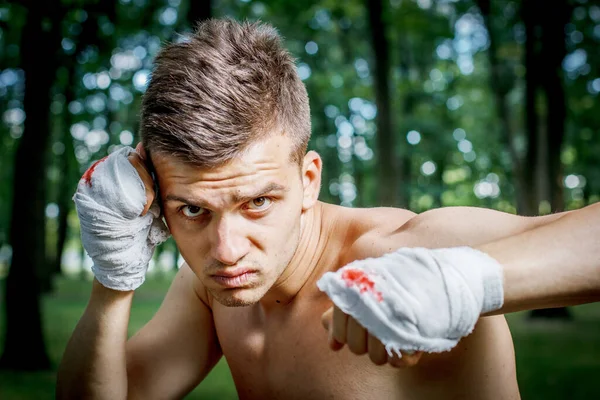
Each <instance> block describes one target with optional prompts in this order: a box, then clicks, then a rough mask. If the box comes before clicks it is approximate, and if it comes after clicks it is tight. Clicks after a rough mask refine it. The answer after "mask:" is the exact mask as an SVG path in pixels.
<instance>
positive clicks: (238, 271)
mask: <svg viewBox="0 0 600 400" xmlns="http://www.w3.org/2000/svg"><path fill="white" fill-rule="evenodd" d="M257 276H258V273H257V271H256V270H253V269H250V268H232V269H227V270H222V271H219V272H217V273H215V274H212V275H211V278H212V279H213V280H214V281H215V282H217V283H218V284H219V285H220V286H223V287H226V288H229V289H232V288H238V287H243V286H247V285H248V284H249V283H251V282H252V281H253V280H255V279H256V277H257Z"/></svg>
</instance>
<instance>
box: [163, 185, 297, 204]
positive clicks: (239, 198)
mask: <svg viewBox="0 0 600 400" xmlns="http://www.w3.org/2000/svg"><path fill="white" fill-rule="evenodd" d="M288 190H289V189H288V188H287V187H285V186H283V185H280V184H278V183H275V182H271V183H269V184H268V185H266V186H265V187H263V188H261V189H260V190H257V191H255V192H254V193H251V194H248V195H243V194H235V195H233V197H232V200H233V202H234V203H245V202H247V201H250V200H253V199H255V198H257V197H260V196H263V195H266V194H268V193H271V192H287V191H288ZM169 201H178V202H180V203H184V204H188V205H194V206H198V207H203V208H204V207H205V205H206V204H205V203H204V201H202V200H197V199H186V198H185V197H181V196H177V195H174V194H168V195H166V196H165V203H166V202H169Z"/></svg>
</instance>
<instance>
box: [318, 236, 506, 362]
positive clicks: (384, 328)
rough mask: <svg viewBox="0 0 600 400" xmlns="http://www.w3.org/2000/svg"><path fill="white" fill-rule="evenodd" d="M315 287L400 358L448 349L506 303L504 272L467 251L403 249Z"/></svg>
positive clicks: (328, 276) (335, 274)
mask: <svg viewBox="0 0 600 400" xmlns="http://www.w3.org/2000/svg"><path fill="white" fill-rule="evenodd" d="M317 285H318V287H319V289H321V290H322V291H323V292H325V293H327V295H328V296H329V297H330V298H331V300H332V301H333V303H334V304H335V305H336V306H337V307H338V308H340V309H341V310H342V311H343V312H344V313H346V314H348V315H350V316H352V317H354V319H356V320H357V321H358V322H359V323H360V324H361V325H362V326H363V327H364V328H365V329H367V330H368V331H369V333H371V334H372V335H373V336H375V337H376V338H377V339H379V340H380V341H381V342H382V343H383V344H384V345H385V348H386V350H387V352H388V354H389V355H392V354H393V353H396V354H397V355H398V356H400V357H401V354H400V351H403V352H406V353H410V352H414V351H424V352H429V353H433V352H442V351H448V350H451V349H452V348H453V347H454V346H456V344H457V343H458V341H459V340H460V339H461V338H462V337H464V336H467V335H468V334H469V333H471V332H472V331H473V328H474V327H475V324H476V322H477V320H478V319H479V317H480V315H481V314H482V313H486V312H490V311H493V310H497V309H499V308H500V307H502V304H503V302H504V291H503V274H502V266H501V265H500V264H499V263H498V262H497V261H496V260H495V259H493V258H492V257H490V256H488V255H487V254H485V253H482V252H480V251H478V250H474V249H472V248H470V247H455V248H447V249H434V250H431V249H425V248H412V249H411V248H401V249H399V250H397V251H395V252H393V253H389V254H386V255H384V256H383V257H379V258H368V259H365V260H359V261H354V262H352V263H350V264H348V265H346V266H344V267H343V268H341V269H340V270H338V271H336V272H327V273H326V274H325V275H323V277H322V278H321V279H320V280H319V281H318V282H317Z"/></svg>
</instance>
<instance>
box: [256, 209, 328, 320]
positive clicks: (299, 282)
mask: <svg viewBox="0 0 600 400" xmlns="http://www.w3.org/2000/svg"><path fill="white" fill-rule="evenodd" d="M323 220H324V215H323V203H320V202H318V203H317V204H316V205H315V206H314V207H312V208H311V209H310V210H308V211H307V212H306V213H305V214H304V216H303V221H302V225H301V228H300V239H299V241H298V247H297V248H296V251H295V253H294V255H293V256H292V259H291V260H290V262H289V263H288V266H287V267H286V269H285V270H284V272H283V274H281V276H280V277H279V279H278V280H277V282H275V284H274V285H273V287H272V288H271V289H270V290H269V291H268V292H267V294H265V296H264V297H263V298H262V299H261V300H260V304H261V306H262V307H263V308H264V309H265V310H268V309H270V308H272V307H276V306H281V305H286V304H289V303H291V302H292V301H293V299H294V298H295V297H296V295H297V294H298V293H299V292H300V290H301V289H302V287H303V286H304V285H305V284H306V282H307V281H308V280H309V279H310V277H311V275H312V274H313V273H314V272H315V269H316V267H317V264H318V261H319V259H320V258H321V253H322V252H323V251H324V246H321V244H322V242H323V241H325V240H326V239H327V237H328V236H329V234H328V233H329V232H324V226H328V224H325V225H324V224H323ZM325 229H327V228H325Z"/></svg>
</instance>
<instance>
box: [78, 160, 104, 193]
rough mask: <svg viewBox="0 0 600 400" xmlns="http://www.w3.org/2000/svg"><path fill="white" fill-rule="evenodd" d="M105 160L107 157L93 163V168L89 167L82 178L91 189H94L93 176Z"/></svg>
mask: <svg viewBox="0 0 600 400" xmlns="http://www.w3.org/2000/svg"><path fill="white" fill-rule="evenodd" d="M104 160H106V157H104V158H103V159H101V160H98V161H96V162H95V163H93V164H92V166H91V167H89V168H88V170H87V171H85V174H83V176H82V177H81V179H83V180H84V181H85V183H87V184H88V186H89V187H92V174H93V173H94V170H95V169H96V166H98V164H100V163H101V162H102V161H104Z"/></svg>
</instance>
